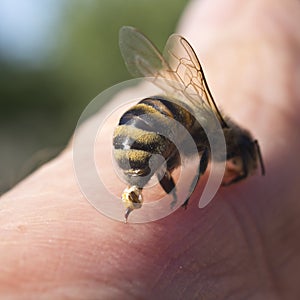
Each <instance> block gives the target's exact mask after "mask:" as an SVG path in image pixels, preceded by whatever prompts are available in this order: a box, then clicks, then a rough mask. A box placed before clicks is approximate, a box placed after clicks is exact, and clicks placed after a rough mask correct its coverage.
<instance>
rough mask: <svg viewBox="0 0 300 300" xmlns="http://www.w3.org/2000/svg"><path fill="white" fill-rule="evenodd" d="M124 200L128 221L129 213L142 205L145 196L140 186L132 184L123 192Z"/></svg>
mask: <svg viewBox="0 0 300 300" xmlns="http://www.w3.org/2000/svg"><path fill="white" fill-rule="evenodd" d="M122 202H123V203H124V206H125V208H126V212H125V223H126V222H127V219H128V216H129V214H130V213H131V212H132V211H133V210H134V209H138V208H141V207H142V204H143V196H142V189H141V188H139V187H138V186H136V185H134V186H130V187H128V188H126V189H125V190H124V191H123V193H122Z"/></svg>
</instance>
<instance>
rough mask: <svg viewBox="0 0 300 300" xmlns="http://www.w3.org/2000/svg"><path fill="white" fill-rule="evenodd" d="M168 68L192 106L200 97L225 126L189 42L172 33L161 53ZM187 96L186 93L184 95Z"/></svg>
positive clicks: (195, 104) (223, 125) (225, 125)
mask: <svg viewBox="0 0 300 300" xmlns="http://www.w3.org/2000/svg"><path fill="white" fill-rule="evenodd" d="M163 56H164V58H165V60H166V61H167V62H168V66H169V68H170V69H171V70H172V72H173V73H174V74H175V75H176V77H177V80H178V81H180V82H181V83H182V84H183V86H184V87H185V89H186V93H187V94H188V95H189V98H190V101H192V102H193V104H194V106H197V105H198V106H199V103H198V104H197V102H199V99H197V96H198V98H199V96H200V98H201V99H202V100H203V101H204V102H205V103H206V104H207V105H208V106H209V107H210V108H211V109H212V111H213V112H214V113H215V115H216V116H217V118H218V119H219V121H220V122H221V125H222V127H227V124H226V122H225V121H224V119H223V117H222V115H221V113H220V111H219V109H218V107H217V105H216V103H215V101H214V99H213V97H212V94H211V92H210V90H209V87H208V84H207V81H206V78H205V75H204V72H203V69H202V66H201V64H200V62H199V60H198V57H197V55H196V53H195V51H194V50H193V48H192V46H191V45H190V44H189V42H188V41H187V40H186V39H185V38H184V37H182V36H180V35H177V34H173V35H171V36H170V37H169V39H168V41H167V43H166V46H165V49H164V54H163ZM186 96H187V95H186Z"/></svg>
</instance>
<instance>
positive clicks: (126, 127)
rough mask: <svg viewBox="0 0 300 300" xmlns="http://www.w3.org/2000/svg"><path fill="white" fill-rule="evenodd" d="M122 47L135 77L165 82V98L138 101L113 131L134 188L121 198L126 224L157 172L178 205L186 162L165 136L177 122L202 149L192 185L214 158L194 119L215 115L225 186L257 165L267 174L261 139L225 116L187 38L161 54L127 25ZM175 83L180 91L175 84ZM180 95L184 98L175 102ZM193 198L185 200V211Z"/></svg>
mask: <svg viewBox="0 0 300 300" xmlns="http://www.w3.org/2000/svg"><path fill="white" fill-rule="evenodd" d="M119 45H120V50H121V54H122V56H123V59H124V61H125V64H126V66H127V69H128V70H129V72H130V73H131V74H132V75H133V76H134V77H151V78H153V80H154V83H155V84H157V85H159V86H160V87H161V84H160V83H158V82H159V80H158V79H160V80H163V81H165V82H164V83H165V84H164V85H163V86H162V89H163V90H164V91H165V94H166V95H163V96H161V95H155V96H151V97H147V98H145V99H143V100H141V101H140V102H138V103H137V104H136V105H134V106H133V107H131V108H130V109H129V110H127V111H126V112H125V113H124V114H123V115H122V116H121V118H120V120H119V124H118V126H117V127H116V128H115V130H114V135H113V147H114V149H113V154H114V157H115V160H116V162H117V164H118V166H119V167H120V169H121V170H122V172H123V174H124V176H125V179H126V182H127V183H128V185H129V186H128V187H127V188H126V189H125V190H124V192H123V193H122V197H121V198H122V202H123V204H124V206H125V222H127V219H128V216H129V214H130V213H131V212H132V211H133V210H135V209H138V208H141V207H142V204H143V196H142V191H143V188H144V186H145V185H146V184H147V183H148V181H149V180H150V179H151V177H152V176H153V175H155V174H156V175H157V176H158V178H159V183H160V185H161V187H162V188H163V190H164V191H165V192H166V193H167V194H172V196H173V199H174V202H176V201H177V196H176V188H175V181H174V179H173V177H172V172H173V171H174V170H175V169H176V168H177V167H178V166H180V164H181V159H180V153H179V151H178V149H177V147H176V145H175V144H174V142H173V141H171V139H169V138H168V137H167V134H166V132H168V130H170V128H171V127H172V126H171V122H170V120H172V119H173V120H176V121H177V122H179V123H180V124H182V125H183V126H184V127H185V129H186V130H187V132H188V133H189V134H190V136H191V137H192V139H193V140H194V142H195V145H196V147H197V152H198V154H199V157H200V161H199V162H198V174H197V176H196V177H195V179H194V180H193V182H196V183H197V182H198V180H199V178H200V177H201V175H202V174H203V173H204V172H205V170H206V168H207V166H208V162H209V160H210V145H209V142H208V138H207V136H206V134H205V132H204V130H203V128H202V126H201V124H200V123H199V121H198V118H196V117H195V116H198V117H200V118H202V119H204V120H207V121H209V122H210V121H211V120H210V118H211V117H210V114H212V113H213V114H214V116H215V117H216V119H217V121H218V122H219V124H220V125H221V127H222V130H223V134H224V137H225V143H226V158H225V159H226V170H225V176H224V179H223V182H222V184H223V185H230V184H233V183H236V182H239V181H240V180H242V179H245V178H246V177H248V176H249V175H250V174H252V173H253V172H254V171H255V170H256V169H257V167H258V165H260V168H261V173H262V175H264V174H265V168H264V164H263V159H262V155H261V151H260V147H259V144H258V142H257V140H255V139H253V137H252V135H251V134H250V132H249V131H248V130H246V129H243V128H241V127H240V126H239V125H237V124H236V123H234V122H233V121H232V120H230V119H229V118H228V117H226V116H224V115H223V114H221V112H220V110H219V109H218V107H217V105H216V103H215V101H214V99H213V96H212V94H211V92H210V89H209V87H208V84H207V81H206V78H205V76H204V72H203V69H202V66H201V64H200V62H199V60H198V58H197V56H196V54H195V52H194V50H193V48H192V47H191V45H190V44H189V43H188V41H187V40H186V39H185V38H184V37H182V36H180V35H176V34H173V35H171V36H170V37H169V39H168V41H167V43H166V46H165V49H164V53H163V54H161V53H160V52H159V50H157V48H156V47H155V46H154V45H153V44H152V42H151V41H150V40H149V39H148V38H147V37H145V36H144V35H143V34H142V33H140V32H139V31H138V30H137V29H135V28H133V27H128V26H125V27H122V28H121V29H120V35H119ZM156 79H157V80H156ZM176 82H177V83H179V84H180V85H178V86H180V88H178V86H177V85H176V84H174V83H176ZM176 93H177V95H178V93H181V95H182V96H183V97H178V98H176V96H174V95H176ZM179 98H180V99H179ZM182 99H184V101H183V100H182ZM176 141H177V143H179V144H185V143H187V139H186V136H184V135H180V136H177V137H176ZM185 148H189V147H185ZM157 154H158V155H157ZM193 154H194V153H189V151H186V153H184V155H187V156H189V155H193ZM157 157H163V158H164V159H165V162H166V167H165V169H164V170H163V171H162V170H161V160H159V159H157ZM223 159H224V158H223ZM229 174H230V176H229ZM227 175H228V176H227ZM193 186H195V185H193ZM192 191H193V189H192V190H191V193H192ZM188 200H189V199H187V200H186V201H185V202H184V204H183V206H184V207H186V206H187V204H188Z"/></svg>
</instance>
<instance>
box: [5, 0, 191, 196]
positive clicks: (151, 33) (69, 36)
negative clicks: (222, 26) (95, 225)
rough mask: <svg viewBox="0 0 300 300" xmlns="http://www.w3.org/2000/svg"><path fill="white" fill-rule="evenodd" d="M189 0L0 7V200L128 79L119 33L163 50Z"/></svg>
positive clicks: (33, 1)
mask: <svg viewBox="0 0 300 300" xmlns="http://www.w3.org/2000/svg"><path fill="white" fill-rule="evenodd" d="M186 4H187V0H177V1H172V0H164V1H161V0H160V1H158V0H151V1H149V0H127V1H124V0H98V1H96V0H85V1H83V0H24V1H19V0H0V101H1V109H0V194H2V193H3V192H5V191H6V190H8V189H9V188H10V187H12V186H13V185H15V184H16V183H17V182H18V181H20V180H21V179H22V178H23V177H24V176H26V175H27V174H28V173H30V172H32V171H33V170H34V169H36V168H37V167H38V166H39V165H40V164H42V163H44V162H45V161H47V160H49V159H50V158H52V157H54V156H55V155H56V154H57V153H59V151H61V150H62V149H63V148H64V146H65V145H66V144H67V142H68V140H69V139H70V137H71V135H72V133H73V131H74V128H75V126H76V122H77V120H78V118H79V116H80V114H81V112H82V110H83V109H84V108H85V106H86V105H87V104H88V103H89V102H90V101H91V100H92V99H93V98H94V97H95V96H96V95H97V94H99V93H100V92H101V91H102V90H104V89H106V88H108V87H110V86H112V85H114V84H116V83H118V82H121V81H123V80H126V79H129V78H130V75H129V74H128V73H127V70H126V69H125V66H124V64H123V62H122V59H121V55H120V52H119V49H118V31H119V28H120V27H121V26H123V25H131V26H135V27H137V28H139V29H140V30H141V31H142V32H143V33H145V34H146V35H147V36H148V37H149V38H150V39H151V40H152V41H153V42H154V43H155V44H156V45H157V46H158V47H159V49H162V48H163V46H164V43H165V42H166V40H167V38H168V36H169V35H170V34H171V33H173V32H174V30H175V26H176V23H177V21H178V19H179V17H180V15H181V13H182V12H183V10H184V7H185V6H186Z"/></svg>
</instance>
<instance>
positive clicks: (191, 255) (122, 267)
mask: <svg viewBox="0 0 300 300" xmlns="http://www.w3.org/2000/svg"><path fill="white" fill-rule="evenodd" d="M299 11H300V10H299V3H298V2H296V1H292V0H291V1H287V3H285V4H284V5H282V4H281V3H280V2H279V1H275V2H274V1H252V2H251V3H246V2H243V3H242V2H238V1H235V0H231V1H230V0H228V1H220V0H219V1H218V0H215V1H204V2H203V1H194V2H192V3H191V4H190V5H189V7H188V8H187V10H186V12H185V13H184V15H183V17H182V20H181V22H180V26H179V33H181V34H182V35H183V36H185V37H186V38H187V39H188V40H189V41H190V43H191V44H192V46H193V47H194V49H195V51H196V53H197V55H198V56H199V58H200V59H201V62H202V64H203V67H204V71H205V73H206V75H207V79H208V83H209V85H210V88H211V90H212V93H213V95H214V97H215V100H216V102H217V104H219V105H220V106H221V107H222V108H223V110H224V112H226V113H227V114H228V115H229V116H231V117H232V118H233V119H235V120H237V122H238V123H239V124H241V125H243V126H245V128H249V129H250V130H251V132H252V133H253V135H254V136H255V137H256V138H257V139H258V140H259V142H260V145H261V148H262V153H263V157H264V161H265V164H266V170H267V175H266V176H265V177H260V176H259V175H257V176H253V177H251V178H248V179H247V180H245V181H244V182H241V183H239V184H236V185H233V186H230V187H226V188H221V189H220V190H219V192H218V194H217V196H216V197H215V199H214V200H213V201H212V202H211V203H210V204H209V205H208V206H206V207H205V208H204V209H198V208H197V204H198V203H197V199H198V198H199V197H200V193H201V190H200V188H198V189H196V191H195V193H194V194H193V196H192V198H191V201H190V205H189V207H188V209H187V210H186V211H185V210H183V209H179V210H177V211H176V212H175V213H174V214H172V215H170V216H169V217H167V218H165V219H162V220H159V221H155V222H151V223H147V224H139V225H135V224H126V225H125V224H123V223H121V222H116V221H113V220H110V219H108V218H106V217H105V216H103V215H101V214H99V213H98V212H97V211H96V210H95V209H94V208H93V207H92V206H91V205H90V204H89V203H88V202H87V201H86V199H85V198H84V197H83V195H82V194H81V193H80V190H79V188H78V186H77V183H76V180H75V176H74V171H73V165H72V150H71V148H70V147H69V148H67V149H66V150H65V151H64V153H62V154H61V155H60V156H59V157H58V158H56V159H55V160H53V161H52V162H50V163H48V164H46V165H45V166H43V167H42V168H41V169H40V170H38V171H37V172H35V173H34V174H33V175H31V176H30V177H28V178H27V179H25V180H24V181H23V182H22V183H21V184H19V185H18V186H16V187H15V188H14V189H12V190H11V191H10V192H8V193H7V194H5V195H4V196H3V197H2V198H1V201H0V235H1V242H0V243H1V246H2V247H1V248H2V251H1V253H0V270H1V273H0V294H1V296H2V298H5V297H8V296H10V297H14V298H22V299H30V298H32V299H36V298H38V299H40V298H50V299H51V298H72V299H95V298H96V299H107V298H109V299H120V298H122V299H135V298H138V299H139V298H143V299H148V298H149V299H150V298H154V297H156V298H159V299H201V298H202V299H227V298H228V299H245V298H250V299H277V298H278V299H279V298H283V299H297V298H299V295H300V288H299V286H298V278H299V269H300V258H299V253H300V251H299V250H300V249H299V248H300V241H299V238H298V231H299V230H300V220H299V213H300V203H299V200H298V197H297V196H298V195H299V192H300V191H299V189H300V187H299V186H298V177H297V174H298V169H299V167H300V166H299V162H298V161H297V154H298V151H299V143H300V141H299V138H298V136H299V134H298V130H297V126H299V124H298V123H299V118H298V111H299V102H298V100H299V95H300V91H299V87H298V86H297V83H298V80H299V56H298V53H299V47H300V33H299V31H298V20H299V17H300V16H299ZM150 38H151V37H150ZM112 126H114V125H113V124H112ZM108 140H110V138H109V137H108ZM107 147H111V146H110V142H108V143H107ZM102 171H103V172H106V171H107V173H109V172H110V170H105V169H104V170H102Z"/></svg>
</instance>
